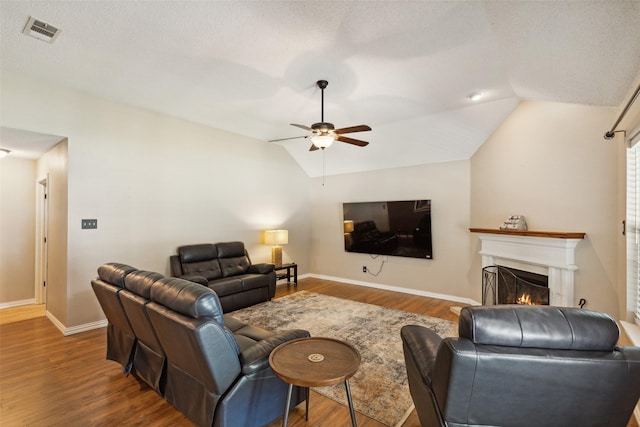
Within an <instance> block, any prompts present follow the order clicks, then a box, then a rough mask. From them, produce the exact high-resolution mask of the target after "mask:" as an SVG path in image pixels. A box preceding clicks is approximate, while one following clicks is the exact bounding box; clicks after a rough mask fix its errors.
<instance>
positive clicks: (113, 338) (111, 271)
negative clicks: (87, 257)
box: [91, 263, 309, 427]
mask: <svg viewBox="0 0 640 427" xmlns="http://www.w3.org/2000/svg"><path fill="white" fill-rule="evenodd" d="M91 283H92V287H93V289H94V291H95V293H96V296H97V298H98V300H99V301H100V304H101V306H102V307H103V310H104V311H105V314H106V316H107V320H108V324H109V326H108V328H107V358H108V359H111V360H116V361H117V362H119V363H120V364H122V365H123V366H124V367H125V370H126V371H127V372H129V371H131V372H133V373H134V374H135V376H136V377H137V378H140V379H141V380H143V381H144V382H146V383H147V384H149V385H150V386H151V387H153V388H154V389H155V390H157V391H158V392H159V393H161V394H163V395H164V397H165V399H167V400H168V401H169V402H170V403H171V404H172V405H173V406H175V407H176V408H177V409H178V410H180V411H181V412H183V413H184V414H185V415H186V416H187V417H189V418H190V419H191V420H192V421H193V422H195V423H196V424H197V425H199V426H207V427H209V426H212V425H213V426H233V427H235V426H258V425H265V424H268V423H270V422H272V421H273V420H275V419H276V418H278V417H280V416H282V414H283V410H284V407H285V400H286V397H287V391H288V385H287V384H286V383H284V382H283V381H282V380H280V379H279V378H278V377H277V376H276V375H275V374H274V373H273V371H272V370H271V367H270V365H269V355H270V354H271V351H272V350H273V349H274V348H275V347H277V346H278V345H280V344H282V343H284V342H287V341H290V340H293V339H297V338H303V337H308V336H309V332H307V331H304V330H298V329H296V330H289V331H281V332H277V333H274V332H269V331H267V330H264V329H261V328H258V327H255V326H251V325H248V324H245V323H243V322H241V321H239V320H237V319H235V318H233V317H231V316H229V315H223V312H222V308H221V306H220V301H219V299H218V297H217V295H216V293H215V292H214V291H213V290H211V289H209V288H208V287H206V286H202V285H200V284H197V283H193V282H189V281H186V280H182V279H178V278H169V277H165V276H163V275H161V274H158V273H153V272H147V271H140V270H137V269H135V268H134V267H131V266H128V265H125V264H118V263H109V264H105V265H102V266H100V268H98V277H97V278H95V279H94V280H92V282H91ZM308 392H309V391H308V389H306V388H300V387H294V389H293V394H292V403H293V405H292V407H293V406H295V405H297V404H299V403H300V402H302V401H304V400H305V399H307V398H308Z"/></svg>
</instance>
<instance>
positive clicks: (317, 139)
mask: <svg viewBox="0 0 640 427" xmlns="http://www.w3.org/2000/svg"><path fill="white" fill-rule="evenodd" d="M311 141H312V142H313V145H315V146H316V147H318V148H327V147H328V146H330V145H331V144H333V136H331V135H315V136H312V137H311Z"/></svg>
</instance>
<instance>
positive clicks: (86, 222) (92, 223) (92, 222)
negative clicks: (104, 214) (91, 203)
mask: <svg viewBox="0 0 640 427" xmlns="http://www.w3.org/2000/svg"><path fill="white" fill-rule="evenodd" d="M89 228H98V220H97V219H83V220H82V229H83V230H85V229H89Z"/></svg>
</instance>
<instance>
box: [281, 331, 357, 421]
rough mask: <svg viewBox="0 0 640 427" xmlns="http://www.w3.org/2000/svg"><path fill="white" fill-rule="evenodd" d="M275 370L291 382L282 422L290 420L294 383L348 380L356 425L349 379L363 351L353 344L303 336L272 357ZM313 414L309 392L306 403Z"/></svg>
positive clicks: (328, 383)
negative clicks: (360, 351)
mask: <svg viewBox="0 0 640 427" xmlns="http://www.w3.org/2000/svg"><path fill="white" fill-rule="evenodd" d="M269 364H270V365H271V369H272V370H273V372H274V373H275V374H276V375H277V376H278V377H279V378H280V379H281V380H283V381H285V382H286V383H288V384H289V391H288V392H287V403H286V406H285V409H284V417H283V419H282V425H283V426H286V425H287V421H288V419H289V406H290V405H291V393H292V391H293V386H294V385H296V386H298V387H326V386H332V385H336V384H340V383H344V386H345V389H346V392H347V401H348V402H349V412H350V413H351V425H352V426H353V427H356V416H355V412H354V411H353V402H352V400H351V389H350V388H349V378H351V377H352V376H353V375H354V374H355V373H356V371H357V370H358V367H359V366H360V353H359V352H358V350H356V349H355V348H354V347H353V346H352V345H350V344H348V343H346V342H344V341H339V340H336V339H333V338H323V337H310V338H299V339H297V340H293V341H289V342H286V343H283V344H280V345H279V346H278V347H276V348H275V349H274V350H273V351H272V352H271V355H270V356H269ZM306 411H307V412H306V414H307V419H308V416H309V395H307V405H306Z"/></svg>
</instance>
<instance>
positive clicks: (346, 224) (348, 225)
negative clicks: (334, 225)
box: [344, 220, 353, 233]
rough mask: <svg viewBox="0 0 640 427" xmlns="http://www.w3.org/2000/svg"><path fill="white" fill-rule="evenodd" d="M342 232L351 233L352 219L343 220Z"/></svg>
mask: <svg viewBox="0 0 640 427" xmlns="http://www.w3.org/2000/svg"><path fill="white" fill-rule="evenodd" d="M344 232H345V233H351V232H353V221H349V220H348V221H345V222H344Z"/></svg>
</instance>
